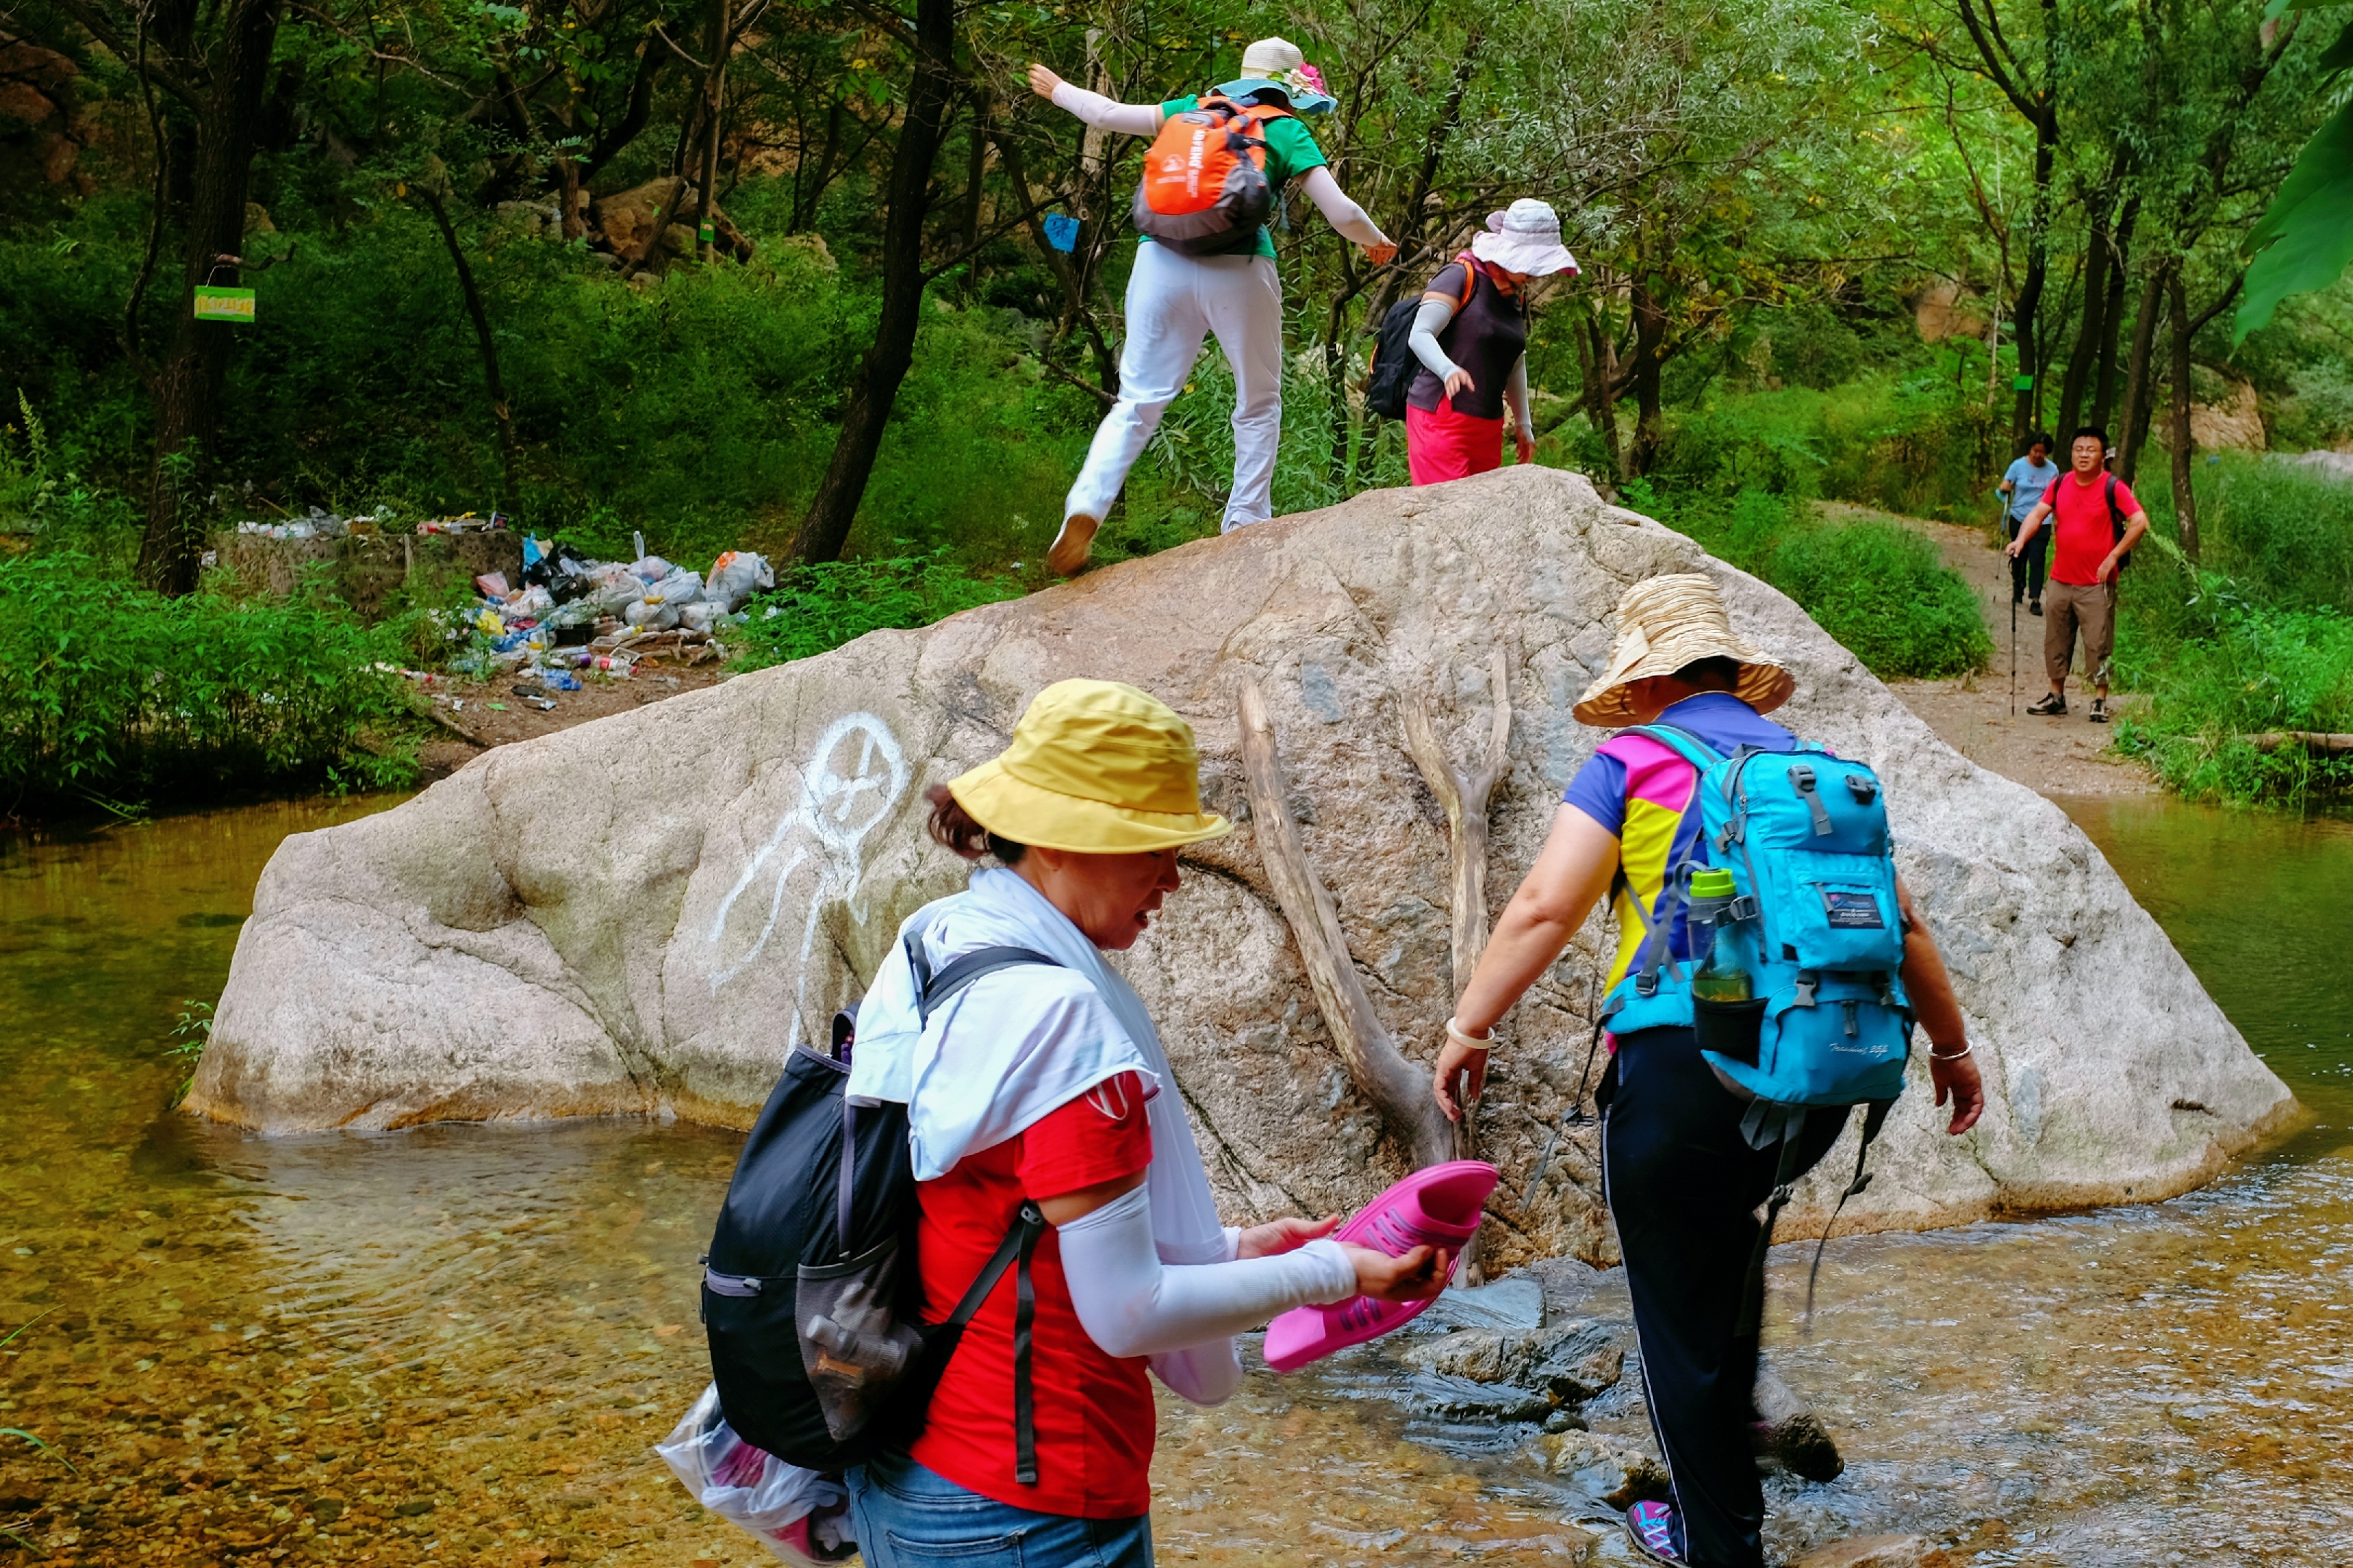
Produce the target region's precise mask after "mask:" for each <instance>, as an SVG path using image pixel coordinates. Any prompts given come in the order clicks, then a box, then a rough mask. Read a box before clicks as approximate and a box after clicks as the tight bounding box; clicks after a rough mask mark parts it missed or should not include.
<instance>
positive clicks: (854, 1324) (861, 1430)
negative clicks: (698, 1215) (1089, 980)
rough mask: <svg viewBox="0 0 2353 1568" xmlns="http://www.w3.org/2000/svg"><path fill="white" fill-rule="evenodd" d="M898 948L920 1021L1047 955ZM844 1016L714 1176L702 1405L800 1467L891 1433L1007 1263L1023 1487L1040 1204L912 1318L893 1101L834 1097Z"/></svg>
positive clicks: (907, 1163) (805, 1054)
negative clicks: (932, 1317) (907, 965)
mask: <svg viewBox="0 0 2353 1568" xmlns="http://www.w3.org/2000/svg"><path fill="white" fill-rule="evenodd" d="M907 956H908V958H909V960H910V961H911V962H912V963H913V965H914V973H915V994H916V997H917V1001H918V1006H919V1008H920V1011H921V1013H922V1016H923V1017H924V1018H925V1019H926V1020H928V1019H929V1018H930V1017H931V1016H932V1014H933V1013H934V1011H936V1010H937V1009H938V1008H939V1007H940V1005H942V1004H944V1003H945V1002H946V1001H947V1000H948V999H949V998H950V997H952V996H954V995H955V994H956V993H957V992H959V991H962V990H963V989H964V988H965V986H967V985H970V984H972V983H973V982H974V981H976V980H978V979H979V978H980V977H981V976H982V975H984V974H991V973H996V972H997V970H1000V969H1009V968H1012V967H1013V966H1015V965H1017V964H1025V963H1042V964H1048V965H1051V966H1053V967H1056V968H1060V964H1057V963H1055V961H1054V960H1053V959H1051V958H1049V957H1047V956H1046V955H1045V954H1044V953H1042V952H1031V951H1030V950H1029V949H1028V948H1021V947H987V948H982V949H980V950H978V951H977V952H968V953H965V954H963V955H962V956H961V957H958V958H956V959H954V960H952V961H951V962H949V963H945V964H943V965H942V966H941V967H940V969H939V971H938V973H932V970H931V966H930V964H929V963H928V962H927V961H926V960H925V959H924V957H923V945H922V942H921V941H920V939H919V938H917V937H915V936H913V935H911V936H910V937H909V938H908V940H907ZM853 1027H854V1015H852V1014H845V1015H843V1016H841V1017H838V1018H837V1019H836V1020H835V1021H834V1040H833V1046H834V1054H833V1055H832V1056H831V1057H827V1056H820V1055H819V1054H818V1053H817V1052H816V1051H814V1050H812V1049H810V1048H809V1047H807V1046H797V1047H794V1048H793V1054H792V1056H791V1057H790V1058H788V1059H787V1060H786V1063H785V1071H784V1076H783V1077H782V1078H780V1079H777V1080H776V1089H775V1090H774V1091H773V1092H772V1093H770V1095H769V1096H768V1103H767V1104H766V1105H765V1107H764V1108H762V1110H761V1111H760V1119H759V1121H756V1122H754V1123H753V1126H752V1131H751V1135H750V1136H749V1137H747V1138H746V1139H744V1152H743V1153H742V1154H741V1155H739V1156H738V1157H737V1159H736V1162H735V1174H734V1176H733V1178H732V1179H731V1180H730V1181H729V1182H728V1184H727V1200H726V1202H725V1203H724V1204H723V1205H721V1208H720V1211H719V1225H718V1228H717V1229H716V1230H715V1231H714V1232H713V1234H712V1238H711V1251H710V1252H709V1253H708V1254H707V1255H706V1256H705V1257H704V1258H703V1264H704V1268H703V1276H702V1321H703V1326H704V1329H705V1331H706V1332H707V1333H708V1335H709V1338H710V1342H711V1375H712V1382H713V1383H714V1384H717V1386H718V1389H719V1407H720V1410H721V1412H722V1413H723V1415H725V1416H726V1417H727V1424H728V1425H729V1426H732V1427H733V1428H734V1429H735V1432H736V1435H737V1436H741V1437H742V1438H743V1439H744V1441H745V1442H747V1443H749V1444H751V1445H752V1446H753V1447H757V1448H764V1449H765V1450H767V1451H768V1452H769V1453H771V1454H774V1455H776V1457H777V1458H780V1459H783V1460H784V1461H785V1462H786V1464H791V1465H798V1466H800V1467H802V1468H806V1469H812V1470H825V1471H835V1470H841V1469H844V1468H848V1467H849V1466H851V1465H857V1464H861V1463H863V1462H864V1461H865V1460H866V1459H868V1458H871V1456H873V1455H874V1454H876V1453H879V1452H881V1451H882V1450H883V1449H885V1448H890V1447H904V1446H905V1445H906V1444H908V1443H911V1442H913V1440H914V1439H915V1437H916V1436H919V1435H920V1434H921V1433H922V1431H923V1414H924V1410H925V1407H926V1406H927V1405H930V1403H931V1398H932V1393H933V1390H934V1389H935V1388H937V1387H938V1386H939V1381H940V1377H941V1375H942V1374H943V1373H945V1372H946V1370H947V1364H948V1358H949V1357H951V1356H953V1355H954V1354H955V1348H956V1343H957V1342H958V1341H959V1340H960V1339H961V1338H962V1337H963V1335H964V1331H965V1325H966V1324H967V1323H969V1322H971V1321H972V1319H973V1315H974V1314H975V1313H976V1312H978V1311H979V1310H980V1308H981V1304H982V1303H983V1302H984V1301H986V1300H987V1299H988V1296H989V1292H990V1291H992V1290H994V1289H996V1288H997V1281H998V1280H1000V1279H1003V1278H1004V1277H1005V1271H1006V1269H1007V1268H1014V1270H1015V1286H1014V1292H1015V1294H1014V1302H1015V1305H1014V1351H1013V1402H1014V1412H1013V1415H1014V1441H1015V1454H1016V1461H1017V1462H1016V1475H1017V1477H1018V1479H1019V1480H1020V1481H1022V1483H1023V1484H1025V1485H1027V1484H1029V1483H1033V1482H1035V1481H1036V1480H1037V1479H1038V1459H1037V1443H1036V1437H1035V1434H1034V1431H1033V1429H1032V1421H1031V1400H1030V1378H1029V1324H1030V1316H1031V1313H1032V1310H1033V1309H1034V1304H1035V1296H1034V1295H1033V1292H1032V1289H1031V1286H1030V1281H1029V1258H1030V1255H1031V1253H1032V1252H1034V1251H1035V1250H1036V1248H1037V1246H1038V1238H1039V1236H1041V1235H1043V1234H1044V1232H1045V1228H1046V1220H1045V1216H1044V1215H1041V1214H1039V1212H1038V1208H1037V1205H1034V1204H1024V1205H1022V1206H1021V1213H1020V1216H1019V1217H1018V1219H1017V1220H1016V1221H1015V1222H1014V1224H1013V1226H1012V1228H1011V1229H1009V1230H1008V1231H1007V1232H1006V1233H1005V1238H1004V1240H1002V1241H1001V1242H999V1243H998V1244H997V1251H996V1253H995V1255H994V1256H992V1257H991V1258H989V1260H988V1262H987V1265H985V1266H984V1267H983V1268H982V1269H981V1271H980V1273H979V1275H978V1277H976V1279H974V1280H973V1282H972V1285H971V1288H970V1289H967V1290H965V1293H964V1298H963V1300H959V1301H958V1302H957V1303H956V1306H955V1311H953V1312H952V1313H950V1314H949V1315H948V1318H947V1321H944V1322H941V1323H928V1324H927V1323H925V1322H924V1321H923V1317H922V1301H923V1286H922V1276H921V1274H920V1272H919V1270H918V1269H917V1268H916V1262H915V1218H916V1209H915V1173H914V1164H913V1158H912V1156H911V1155H910V1153H909V1151H908V1146H907V1108H906V1107H905V1106H903V1105H888V1104H885V1105H874V1106H853V1105H851V1104H850V1103H849V1096H848V1092H847V1091H848V1088H849V1056H850V1053H851V1052H852V1051H853V1050H854V1049H855V1046H854V1043H853V1041H852V1037H851V1030H852V1028H853Z"/></svg>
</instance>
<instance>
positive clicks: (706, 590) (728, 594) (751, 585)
mask: <svg viewBox="0 0 2353 1568" xmlns="http://www.w3.org/2000/svg"><path fill="white" fill-rule="evenodd" d="M775 586H776V569H775V568H774V567H772V566H770V565H769V564H768V561H767V557H765V556H764V555H756V554H754V553H753V552H750V551H747V550H731V551H729V552H727V553H726V554H724V555H723V556H721V557H720V558H719V559H718V560H716V561H713V562H712V563H711V579H710V581H709V582H707V583H705V584H703V589H702V591H703V595H704V596H705V597H706V598H709V599H711V600H712V602H713V603H715V604H718V605H723V606H724V608H725V610H726V612H727V614H729V615H731V616H732V615H733V614H734V613H735V612H736V611H737V610H740V609H742V608H743V607H744V600H746V599H748V598H750V597H751V596H752V595H754V594H756V593H758V592H759V591H760V590H761V589H763V588H773V587H775Z"/></svg>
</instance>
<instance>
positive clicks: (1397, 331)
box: [1365, 250, 1479, 419]
mask: <svg viewBox="0 0 2353 1568" xmlns="http://www.w3.org/2000/svg"><path fill="white" fill-rule="evenodd" d="M1454 260H1455V261H1456V262H1457V263H1460V264H1461V268H1462V273H1463V281H1464V283H1465V284H1466V285H1467V287H1466V288H1465V289H1463V291H1462V299H1461V303H1460V304H1457V305H1456V306H1455V307H1454V309H1455V310H1456V311H1457V312H1458V313H1460V312H1461V309H1462V307H1463V306H1464V305H1468V304H1469V303H1470V302H1471V295H1472V291H1473V290H1475V289H1477V288H1478V287H1479V275H1478V273H1477V271H1476V270H1474V269H1473V268H1472V263H1471V253H1470V252H1469V251H1467V250H1466V251H1464V252H1463V253H1462V254H1461V255H1460V256H1458V257H1456V258H1454ZM1424 292H1427V290H1425V291H1424ZM1421 298H1422V297H1421V295H1420V294H1416V295H1415V296H1414V297H1413V298H1412V299H1410V300H1398V302H1397V303H1396V304H1394V305H1391V306H1390V307H1389V308H1388V310H1386V311H1385V312H1383V313H1382V316H1381V330H1380V331H1379V332H1378V333H1377V334H1376V335H1375V337H1374V339H1373V363H1372V369H1371V371H1370V373H1369V374H1367V375H1366V378H1365V406H1366V408H1369V409H1371V410H1372V411H1373V412H1374V413H1376V414H1377V415H1379V416H1381V417H1382V418H1384V419H1402V418H1404V417H1405V407H1406V404H1405V400H1406V395H1407V394H1408V393H1409V392H1411V391H1412V390H1413V378H1414V374H1415V373H1416V372H1417V371H1419V370H1420V369H1421V361H1419V359H1416V358H1415V357H1414V353H1413V344H1412V342H1410V341H1409V340H1410V339H1411V338H1412V337H1413V320H1414V318H1415V317H1416V316H1419V314H1421Z"/></svg>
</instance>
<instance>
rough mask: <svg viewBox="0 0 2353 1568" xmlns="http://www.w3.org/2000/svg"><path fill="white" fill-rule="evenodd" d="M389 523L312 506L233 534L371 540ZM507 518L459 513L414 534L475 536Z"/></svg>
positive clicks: (387, 517) (374, 515)
mask: <svg viewBox="0 0 2353 1568" xmlns="http://www.w3.org/2000/svg"><path fill="white" fill-rule="evenodd" d="M390 521H392V514H391V513H389V512H369V511H363V512H354V513H353V514H352V515H351V516H349V517H345V516H343V514H341V513H340V512H332V511H329V510H326V509H325V508H324V507H316V506H314V507H312V508H311V510H309V511H308V512H307V513H305V514H304V515H302V516H301V517H289V518H288V519H287V520H286V521H284V522H261V521H246V522H240V523H238V524H237V531H238V532H239V533H245V534H252V535H256V536H258V537H259V538H262V539H342V538H343V537H345V536H346V535H348V536H349V537H351V538H353V539H373V538H375V537H376V536H377V535H379V534H381V533H382V532H383V531H384V529H385V524H386V523H389V522H390ZM507 521H508V519H507V515H506V513H504V512H502V511H494V512H492V513H491V515H490V516H488V517H478V516H476V515H475V514H474V513H472V512H470V511H469V512H460V513H459V515H458V516H456V517H428V518H426V519H425V520H424V521H420V522H419V523H417V532H418V533H420V534H424V533H475V532H481V531H488V530H491V529H502V528H504V527H506V526H507Z"/></svg>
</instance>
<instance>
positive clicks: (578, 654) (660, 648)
mask: <svg viewBox="0 0 2353 1568" xmlns="http://www.w3.org/2000/svg"><path fill="white" fill-rule="evenodd" d="M522 560H523V566H522V584H520V585H515V584H509V583H508V581H507V579H506V574H504V573H501V572H489V573H485V574H482V575H481V576H480V577H477V578H475V579H474V586H475V587H476V588H478V589H480V592H481V595H482V599H481V603H480V605H478V606H476V607H475V608H473V609H471V610H470V611H466V612H463V614H462V616H461V621H460V624H459V625H457V626H452V627H451V628H450V635H451V637H461V638H467V639H468V640H471V634H473V633H480V637H481V638H482V643H481V644H480V645H478V646H477V647H474V648H472V649H470V651H469V652H468V653H466V654H463V655H460V656H459V658H457V659H455V660H453V661H452V663H453V665H454V666H455V667H456V668H459V670H461V671H462V672H464V673H466V674H470V675H488V674H491V672H493V671H495V670H515V671H518V672H519V673H524V674H535V675H536V676H537V677H538V679H539V681H540V683H541V684H542V685H543V686H544V687H546V688H547V689H550V690H554V691H577V690H579V689H580V675H579V672H581V671H594V672H596V673H601V674H605V675H609V676H614V677H618V678H623V679H626V678H628V676H629V675H631V674H632V673H634V671H635V670H636V668H637V666H638V663H639V662H640V661H642V660H645V659H648V658H669V659H672V660H675V661H676V662H678V663H681V664H688V665H694V664H703V663H709V662H715V661H717V660H720V659H723V658H726V657H727V649H726V646H725V645H724V644H723V643H722V642H721V641H719V640H718V637H717V635H716V634H718V633H721V632H723V631H725V630H726V629H727V628H728V627H730V626H742V625H743V624H744V621H745V619H746V618H747V617H745V616H744V614H743V607H744V601H745V600H747V599H749V598H751V596H752V595H754V594H755V593H758V592H759V591H760V590H762V589H764V588H773V587H775V586H776V572H775V570H774V569H773V568H771V567H770V566H769V564H768V563H767V561H766V559H765V557H762V556H759V555H756V554H754V553H752V552H749V551H734V550H731V551H729V552H727V553H725V554H724V555H722V556H720V557H719V559H718V560H716V561H714V562H712V563H711V574H710V576H709V578H708V580H705V578H704V577H703V575H702V574H700V573H695V572H689V571H687V570H685V569H684V568H682V567H679V566H674V565H672V564H671V563H670V562H668V561H665V560H663V559H662V558H661V557H660V556H659V555H640V556H639V557H638V559H637V560H635V561H632V562H628V563H626V564H624V563H620V562H607V561H584V560H581V559H580V558H579V557H577V556H575V555H573V554H571V553H569V552H564V551H560V550H551V549H550V548H549V547H548V546H546V545H543V544H542V543H541V542H539V541H538V540H537V539H536V538H533V537H532V536H530V535H528V534H526V535H525V536H524V538H523V542H522Z"/></svg>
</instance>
